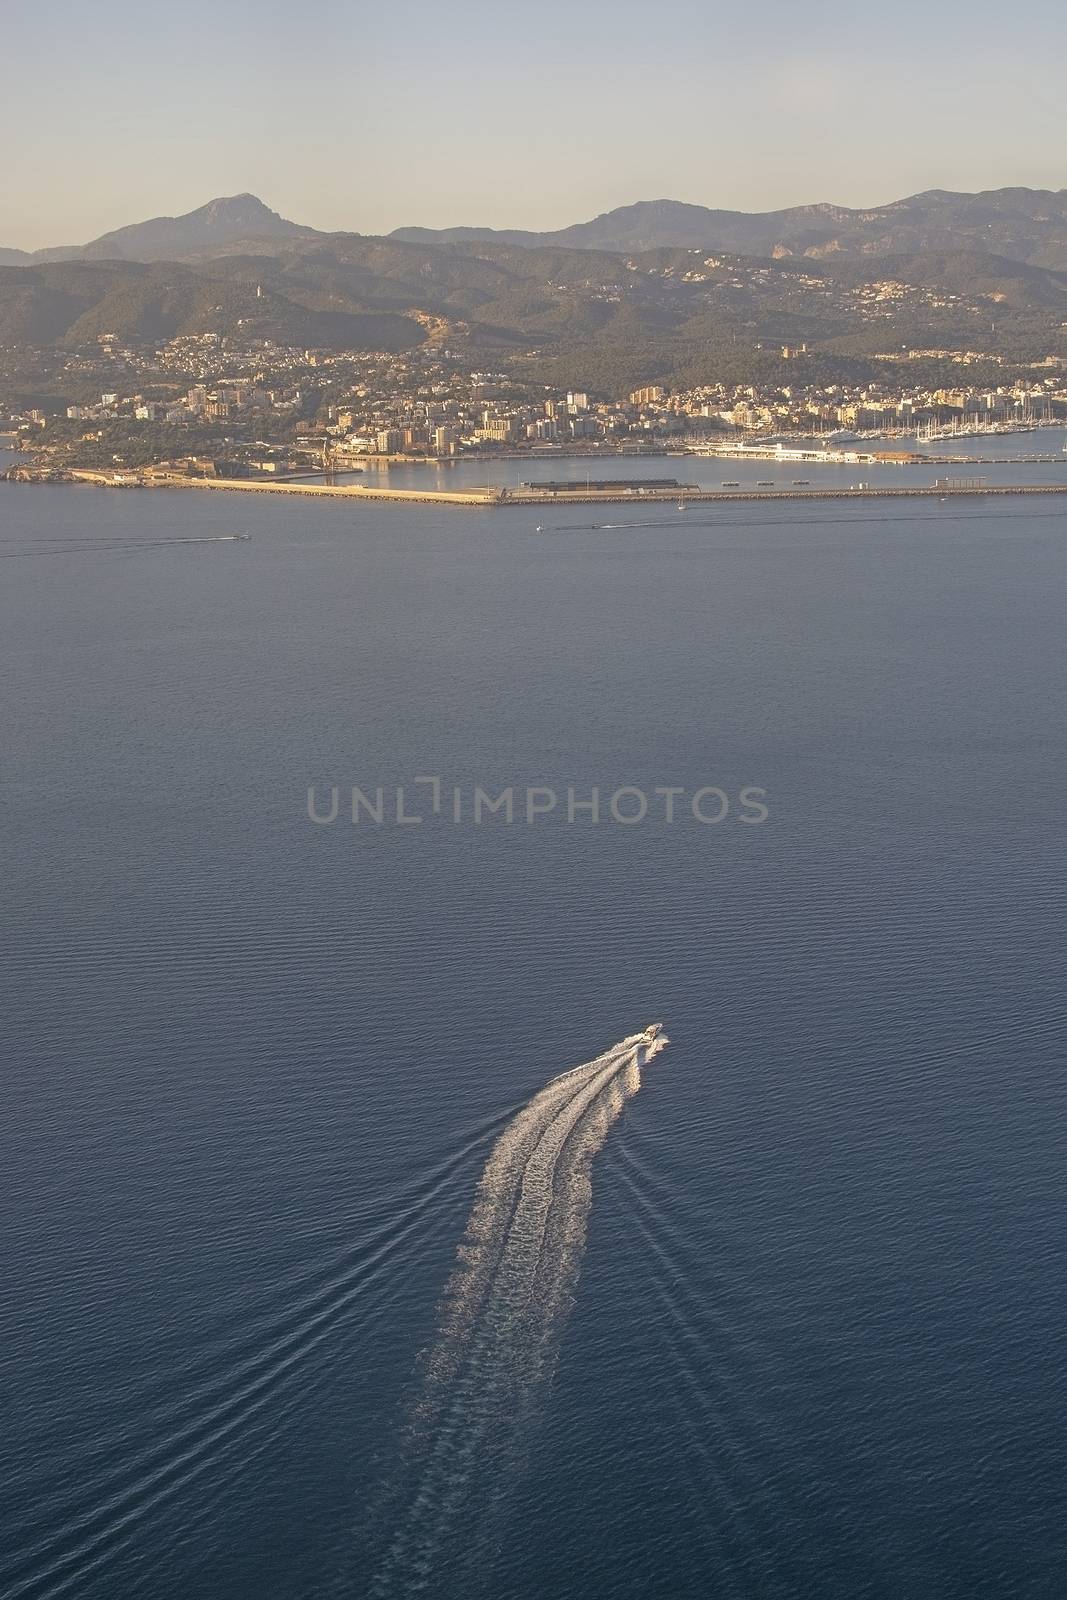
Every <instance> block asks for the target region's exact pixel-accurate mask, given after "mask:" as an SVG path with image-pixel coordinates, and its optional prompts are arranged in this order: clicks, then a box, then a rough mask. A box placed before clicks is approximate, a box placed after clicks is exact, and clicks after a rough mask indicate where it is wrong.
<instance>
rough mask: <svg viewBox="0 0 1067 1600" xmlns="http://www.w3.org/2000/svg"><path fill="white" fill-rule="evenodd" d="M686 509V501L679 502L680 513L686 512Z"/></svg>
mask: <svg viewBox="0 0 1067 1600" xmlns="http://www.w3.org/2000/svg"><path fill="white" fill-rule="evenodd" d="M686 509H687V507H686V503H685V501H684V500H679V502H678V510H679V511H685V510H686Z"/></svg>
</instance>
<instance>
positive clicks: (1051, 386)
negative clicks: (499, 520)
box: [0, 333, 1067, 484]
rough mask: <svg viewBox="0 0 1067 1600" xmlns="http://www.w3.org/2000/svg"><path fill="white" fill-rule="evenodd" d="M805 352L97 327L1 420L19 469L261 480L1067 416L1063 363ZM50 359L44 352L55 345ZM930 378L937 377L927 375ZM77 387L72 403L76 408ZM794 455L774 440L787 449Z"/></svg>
mask: <svg viewBox="0 0 1067 1600" xmlns="http://www.w3.org/2000/svg"><path fill="white" fill-rule="evenodd" d="M806 356H807V351H806V349H805V348H804V347H803V346H799V347H789V346H784V347H782V348H781V350H780V358H781V362H782V363H783V364H785V368H784V369H785V370H787V371H788V372H790V373H792V372H795V374H796V381H795V382H776V383H774V384H767V383H762V384H755V383H753V384H727V383H704V384H700V385H698V386H695V387H691V388H686V389H670V388H668V387H667V386H665V385H662V384H655V383H653V384H647V385H643V386H640V387H637V388H634V389H632V390H630V391H629V392H627V393H625V394H623V395H605V394H595V393H591V392H588V391H583V390H579V389H574V388H571V389H565V390H556V389H554V388H549V387H547V386H545V385H543V384H535V383H532V382H530V381H528V380H526V379H524V378H523V377H522V376H521V375H518V374H517V373H516V370H515V367H514V365H512V366H511V367H510V368H501V369H500V370H485V371H479V370H471V367H470V362H469V359H468V358H467V356H466V354H464V355H463V356H460V355H458V354H456V353H454V352H452V351H450V350H449V349H448V348H447V347H442V346H440V345H431V346H428V347H426V348H422V349H417V350H415V351H408V352H405V353H402V354H397V353H393V352H372V353H366V352H355V351H337V350H329V349H320V350H314V349H301V348H290V347H285V346H280V345H276V344H273V343H271V342H270V341H265V340H264V341H256V342H254V343H249V344H248V345H247V347H244V348H242V347H241V346H240V344H239V343H238V342H237V341H235V340H234V339H233V338H228V337H226V336H224V335H222V334H218V333H202V334H196V335H185V336H182V337H177V338H174V339H171V340H169V341H168V342H166V343H161V344H159V345H158V346H152V347H150V348H146V347H144V346H139V345H135V344H132V343H129V342H120V341H119V340H118V339H117V338H115V337H114V336H111V335H107V334H105V335H101V336H100V337H99V338H98V339H97V340H96V341H94V343H93V344H92V345H91V346H89V347H85V348H81V349H78V350H76V351H73V352H49V353H48V356H47V359H48V360H49V361H50V363H51V370H50V371H49V372H48V374H47V376H48V378H49V380H50V383H49V388H50V390H51V391H53V393H51V394H50V395H49V396H48V398H47V399H45V398H42V400H41V401H40V403H39V404H37V405H35V406H31V407H28V408H25V407H24V408H22V409H19V408H18V407H17V406H14V405H12V404H11V403H10V402H8V403H6V404H5V403H4V397H3V395H2V394H0V418H2V419H3V421H4V424H5V426H6V427H7V428H8V429H9V430H10V431H11V432H12V433H14V434H15V435H16V439H17V443H18V447H19V451H20V457H19V460H18V462H17V464H16V465H15V466H13V467H11V468H9V469H8V470H9V475H11V476H17V477H20V478H22V479H24V480H35V479H52V480H55V479H57V478H60V479H61V478H64V477H70V476H73V475H78V476H85V477H87V478H89V479H91V480H95V481H97V482H100V481H108V482H112V483H116V484H123V483H126V484H129V483H135V482H142V481H148V480H149V479H150V478H151V476H152V474H153V473H158V472H164V473H165V474H166V475H168V476H173V475H183V476H186V477H188V478H193V479H195V478H208V479H211V478H214V479H228V480H237V481H242V480H243V481H246V482H249V483H251V482H254V481H256V480H257V479H259V480H264V481H275V482H276V481H278V480H280V479H284V478H310V477H319V478H325V479H326V481H331V480H332V478H333V476H334V474H337V473H342V474H343V473H358V472H359V471H360V470H362V469H364V468H365V467H366V466H367V465H369V464H371V463H373V464H375V465H378V466H387V465H388V464H389V463H391V462H396V461H411V462H419V461H422V462H437V463H447V462H450V461H454V460H457V459H459V458H473V459H479V458H481V459H493V458H500V457H510V456H514V457H516V458H533V459H537V458H548V459H551V458H553V457H563V456H567V455H590V454H592V455H596V454H604V455H605V456H610V455H615V454H619V455H640V454H649V455H652V454H662V453H663V452H665V451H671V452H674V451H681V452H688V451H693V452H696V453H704V454H719V453H721V454H727V455H728V454H730V453H732V452H737V451H745V450H748V451H750V452H753V453H758V451H759V449H760V447H761V441H770V440H773V439H775V438H777V437H779V436H786V437H789V438H792V439H801V440H806V441H810V442H811V448H812V450H813V451H814V452H815V453H817V455H818V456H819V457H821V458H823V459H830V460H832V459H839V460H847V459H864V458H867V459H869V458H870V457H869V455H867V456H865V455H864V453H863V450H862V443H861V442H863V441H870V440H877V441H878V442H879V443H880V444H881V446H882V448H881V450H880V451H879V455H880V456H881V458H883V459H897V460H903V459H907V457H908V455H909V454H910V451H911V449H912V448H913V447H914V445H915V444H916V443H934V442H937V441H939V440H945V441H951V440H952V439H954V438H959V437H964V436H971V435H984V434H990V435H996V434H999V433H1006V432H1013V431H1020V430H1026V429H1035V428H1038V427H1041V426H1045V425H1048V424H1051V423H1056V422H1058V421H1061V420H1063V419H1065V418H1067V358H1064V357H1059V356H1046V357H1044V358H1043V359H1041V360H1039V361H1037V362H1034V363H1031V364H1029V365H1020V364H1019V363H1012V364H1011V365H1010V366H1009V365H1008V363H1007V362H1006V361H1005V359H1004V358H998V357H995V356H994V357H991V356H989V355H988V354H982V353H979V352H969V351H953V350H913V351H908V352H906V353H904V354H899V353H898V354H896V355H885V356H883V357H882V358H880V360H879V369H880V371H881V372H882V374H883V375H882V376H880V377H879V378H878V379H876V380H874V381H865V382H863V383H855V384H849V383H846V382H836V383H819V382H813V381H812V380H811V378H810V376H808V375H807V374H806V372H805V368H806V366H807V364H808V363H807V361H806V359H805V358H806ZM40 359H41V360H42V361H43V360H45V359H46V357H45V356H43V355H42V356H41V357H40ZM931 372H933V373H936V374H937V376H938V378H939V379H940V381H939V382H937V383H936V385H935V384H931V383H930V382H929V380H928V378H927V381H924V378H926V375H927V374H929V373H931ZM64 391H65V392H66V394H67V395H68V396H69V395H70V394H71V393H74V394H76V395H77V398H76V399H68V400H67V403H63V394H64ZM778 448H779V450H780V448H781V447H780V446H779V447H778Z"/></svg>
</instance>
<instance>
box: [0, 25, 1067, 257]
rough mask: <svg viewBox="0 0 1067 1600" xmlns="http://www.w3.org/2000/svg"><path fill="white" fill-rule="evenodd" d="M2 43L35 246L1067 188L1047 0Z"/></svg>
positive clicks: (22, 201)
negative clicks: (241, 222)
mask: <svg viewBox="0 0 1067 1600" xmlns="http://www.w3.org/2000/svg"><path fill="white" fill-rule="evenodd" d="M1016 17H1018V19H1019V23H1018V26H1015V21H1014V19H1015V18H1016ZM2 37H3V44H4V66H3V73H4V94H3V97H2V100H0V139H2V147H3V150H4V176H3V180H2V186H0V245H18V246H21V247H22V248H24V249H32V248H36V247H38V246H41V245H47V244H68V243H80V242H82V241H84V240H86V239H89V238H91V237H93V236H95V235H96V234H98V233H102V232H104V231H105V230H106V229H108V228H113V227H118V226H121V225H122V224H124V223H127V222H132V221H139V220H142V219H143V218H145V217H149V216H154V215H159V214H174V213H178V212H182V211H188V210H190V209H192V208H193V207H194V206H197V205H201V204H203V202H204V201H205V200H208V199H211V198H212V197H213V196H215V195H220V194H235V193H238V192H240V191H242V190H251V191H253V192H254V193H256V194H258V195H259V196H260V197H261V198H262V199H263V200H265V201H266V202H267V204H268V205H270V206H272V207H274V209H275V210H278V211H281V212H282V214H283V215H285V216H288V217H292V218H294V219H295V220H296V221H299V222H305V223H309V224H311V225H312V226H315V227H320V228H349V229H354V230H356V231H359V232H364V233H376V232H387V231H388V230H389V229H391V228H394V227H398V226H400V225H401V224H405V223H415V222H418V223H423V224H426V225H428V226H445V225H448V224H454V223H481V224H490V225H495V226H505V227H506V226H509V225H511V226H520V227H533V228H548V227H558V226H563V225H565V224H567V223H568V222H574V221H579V220H582V219H584V218H586V217H589V216H593V215H595V214H596V213H597V212H599V211H604V210H608V209H610V208H611V207H612V206H616V205H623V204H626V203H628V202H630V201H633V200H639V199H655V198H657V197H659V196H663V195H668V196H670V197H672V198H674V199H679V200H691V201H695V202H698V203H700V204H702V205H711V206H727V207H736V208H739V209H745V210H764V209H767V208H770V207H775V206H781V205H794V204H801V203H803V202H806V201H811V200H835V201H838V202H840V203H842V204H846V205H868V204H870V205H873V204H877V203H879V202H883V201H886V200H891V199H898V198H900V197H901V196H903V195H905V194H909V193H912V192H914V191H916V190H919V189H928V188H952V189H981V188H993V187H999V186H1002V185H1006V184H1026V185H1028V186H1032V187H1036V188H1055V189H1058V188H1062V187H1064V186H1067V139H1065V133H1067V111H1065V105H1067V94H1065V93H1064V88H1063V65H1062V63H1063V60H1064V55H1065V47H1067V20H1065V12H1064V9H1063V7H1062V4H1061V0H1031V3H1029V4H1028V5H1027V6H1026V7H1025V9H1019V10H1018V11H1014V10H1011V9H1007V8H1004V7H1002V6H1000V5H996V6H994V5H993V4H992V3H991V0H967V3H966V4H962V3H959V0H949V3H947V4H945V3H942V4H941V5H939V6H934V5H931V4H928V3H922V4H919V3H918V0H897V3H896V4H895V5H893V6H877V7H875V6H870V5H868V6H862V5H854V6H843V5H841V4H840V3H835V4H834V5H832V6H826V5H818V6H816V7H815V8H814V9H813V8H812V6H810V5H809V6H805V7H799V6H794V5H786V4H785V3H783V0H759V3H758V4H752V5H745V6H739V5H737V4H730V5H725V4H722V3H721V0H710V3H709V0H700V3H692V0H681V3H676V4H674V5H669V6H668V5H662V4H661V5H653V4H648V3H645V4H637V3H635V0H619V3H616V4H607V3H605V0H567V3H561V0H533V3H531V4H528V5H517V4H514V3H513V0H495V3H492V4H490V3H487V0H453V3H443V0H435V3H434V4H432V5H427V4H421V3H418V0H400V3H399V4H397V3H394V4H392V5H389V4H388V3H386V0H379V3H377V4H375V5H373V6H369V5H364V4H360V3H358V0H357V3H347V4H341V3H339V0H319V3H318V4H314V5H305V6H298V5H294V4H292V0H289V3H287V4H285V5H282V4H279V3H277V0H258V3H255V4H253V3H250V0H210V3H207V0H178V3H176V4H168V5H166V7H163V6H161V5H160V4H159V3H158V0H137V3H136V4H135V3H133V0H95V3H94V0H52V4H51V5H49V6H48V7H47V8H42V7H40V6H27V5H19V6H12V7H11V8H10V9H9V11H8V14H7V18H6V21H5V24H4V30H3V35H2Z"/></svg>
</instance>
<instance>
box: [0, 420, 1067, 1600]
mask: <svg viewBox="0 0 1067 1600" xmlns="http://www.w3.org/2000/svg"><path fill="white" fill-rule="evenodd" d="M1060 442H1061V441H1060V437H1059V436H1058V437H1057V439H1056V441H1055V448H1056V449H1057V450H1058V449H1059V446H1060ZM1009 445H1018V446H1019V453H1020V454H1021V453H1024V451H1025V449H1027V448H1028V449H1030V450H1032V449H1033V448H1034V445H1033V439H1032V437H1029V438H1025V439H1024V440H1023V441H1022V443H1021V444H1020V443H1019V441H997V447H998V453H1004V454H1006V453H1008V452H1007V446H1009ZM625 467H626V470H629V471H633V472H634V473H637V474H639V475H660V476H676V477H677V478H678V479H679V480H680V481H683V482H698V481H699V482H707V483H715V484H717V483H718V481H719V480H720V479H721V478H733V479H742V478H743V477H744V475H746V474H748V475H749V476H751V477H752V478H753V479H755V478H756V477H759V478H766V477H772V476H776V477H778V478H779V479H781V478H783V476H784V473H783V469H775V470H774V471H768V469H767V464H766V463H758V464H757V463H746V464H744V465H743V466H742V465H740V464H738V465H736V466H735V464H734V463H728V464H723V463H721V462H715V461H713V462H708V461H701V462H694V461H693V460H692V459H685V460H679V459H664V460H661V461H659V462H653V463H650V462H649V461H648V460H641V461H640V462H636V463H626V464H625ZM542 469H544V470H545V471H547V470H548V469H547V468H546V467H545V465H544V464H539V466H538V470H539V471H540V470H542ZM479 470H480V472H481V473H482V474H483V476H484V473H485V471H486V468H484V467H483V468H481V469H474V468H463V469H462V471H459V469H442V472H443V473H445V474H447V473H448V472H451V473H452V477H451V479H450V480H449V481H452V482H455V481H456V475H457V472H458V473H459V476H460V477H462V476H463V474H468V481H473V480H472V477H471V475H473V477H477V475H478V471H479ZM488 470H489V471H490V472H492V473H495V474H497V476H496V478H495V480H494V481H497V482H507V481H509V479H508V474H511V475H514V472H515V469H514V467H511V466H508V465H507V464H506V463H496V464H493V465H492V466H491V467H490V468H489V469H488ZM585 470H586V469H585V467H584V466H580V467H577V468H576V467H575V465H574V464H573V463H568V464H567V469H566V472H565V473H562V472H561V470H560V466H559V464H554V466H553V469H552V475H557V476H560V475H566V476H571V477H580V476H582V475H583V473H584V471H585ZM588 470H589V471H590V472H591V473H592V475H593V476H615V475H616V474H617V473H618V472H619V471H621V470H623V468H622V466H620V465H619V464H618V463H615V462H613V463H612V464H611V466H610V468H609V469H607V470H605V469H604V466H603V464H602V463H594V464H592V465H591V466H590V468H589V469H588ZM873 470H874V469H857V468H854V467H853V468H848V467H845V468H833V469H829V468H812V469H808V468H807V467H805V468H804V469H798V470H795V471H794V470H792V469H788V476H789V477H790V478H792V477H793V476H796V477H806V478H808V479H811V480H816V479H817V480H818V481H819V482H822V481H824V480H823V477H822V476H820V474H826V473H828V472H833V473H835V474H838V475H840V474H841V473H844V474H845V481H846V482H847V481H852V480H854V479H857V478H859V477H860V476H868V477H869V476H870V475H871V474H872V473H873ZM879 470H883V471H885V472H886V473H888V474H890V475H891V481H901V479H900V474H901V473H904V472H905V471H909V470H910V471H911V472H913V473H914V474H916V475H917V476H916V481H928V480H929V479H931V478H932V477H933V476H934V475H935V474H940V473H948V472H949V470H950V469H946V468H942V467H937V468H933V467H931V468H925V467H923V468H913V469H904V468H892V467H890V468H885V469H879ZM975 470H981V471H982V472H985V473H988V474H989V475H990V476H991V477H992V476H993V475H994V474H995V473H997V472H999V473H1003V474H1005V475H1006V478H1005V481H1010V482H1016V481H1026V474H1027V473H1029V475H1030V478H1029V480H1028V481H1044V482H1051V481H1057V482H1058V481H1067V466H1064V467H1060V468H1056V467H1054V466H1045V467H1036V466H1025V465H1022V464H1020V465H1011V464H1009V465H1006V466H1001V467H997V468H992V467H991V468H981V469H977V468H976V469H975ZM415 471H416V469H412V468H401V469H399V475H397V474H394V477H396V481H398V482H399V481H400V479H401V478H404V479H409V478H411V474H412V473H413V472H415ZM522 475H523V476H532V475H533V474H532V473H527V472H524V473H523V474H522ZM412 481H423V482H425V481H427V479H426V477H425V475H424V476H423V478H422V479H414V480H412ZM827 481H829V480H827ZM834 481H836V479H835V480H834ZM780 486H781V485H780ZM609 523H610V524H611V526H606V525H605V524H609ZM539 525H540V531H538V527H539ZM234 534H248V535H250V537H249V538H246V539H236V538H234V537H232V536H233V535H234ZM1065 614H1067V500H1064V499H1062V498H1057V497H1056V496H1052V495H1049V496H1040V495H1039V496H1033V497H1026V498H1023V497H1009V498H1006V499H1003V500H1001V499H997V500H986V501H983V500H979V499H976V500H973V501H955V500H953V501H945V502H942V501H940V500H938V499H936V498H932V499H929V500H924V501H921V502H900V501H887V502H877V501H864V500H862V499H860V498H857V499H856V500H851V501H827V502H822V503H813V502H806V503H794V502H788V501H782V502H780V503H767V502H750V503H738V504H736V505H729V504H726V505H721V504H716V505H712V506H708V505H704V506H694V507H693V508H691V509H690V510H689V511H688V512H686V513H685V514H680V513H679V512H678V511H677V509H676V508H675V507H674V506H673V505H667V506H656V507H654V508H648V507H631V506H628V505H622V506H613V507H610V508H590V507H577V508H576V507H569V508H566V509H565V510H560V509H557V510H555V511H553V512H544V511H539V510H536V509H530V510H527V509H512V510H510V511H500V512H494V511H491V510H486V509H480V508H476V509H470V508H459V507H445V506H442V507H436V506H431V505H427V506H423V507H417V508H413V507H411V506H405V505H395V506H393V505H388V504H375V505H370V504H366V505H362V506H360V505H352V504H350V503H348V502H343V501H342V502H327V503H322V502H316V501H313V500H307V501H302V500H299V499H293V500H288V499H285V498H284V497H280V496H279V497H273V496H263V497H258V496H257V497H252V496H249V497H247V499H246V498H244V497H242V496H239V495H225V496H224V495H212V494H208V493H195V492H192V491H170V492H168V491H151V492H147V491H145V492H141V491H131V490H126V491H120V490H107V489H91V488H87V487H69V486H63V485H16V484H0V660H2V672H0V702H2V708H3V728H4V741H3V761H2V772H0V797H2V804H3V812H4V826H3V834H2V839H3V854H4V865H3V886H4V893H3V897H2V909H0V919H2V923H3V927H4V959H3V988H4V991H5V994H4V1001H3V1006H2V1010H0V1059H2V1060H3V1064H4V1065H3V1073H4V1078H3V1081H4V1089H5V1095H4V1099H5V1115H4V1118H3V1132H2V1135H0V1169H2V1172H3V1193H4V1200H3V1212H2V1227H0V1384H2V1391H3V1398H4V1427H3V1437H4V1447H3V1452H2V1456H0V1595H2V1596H3V1597H4V1600H60V1597H67V1600H142V1597H143V1600H395V1597H398V1596H404V1597H408V1596H427V1597H430V1600H572V1597H574V1596H582V1597H583V1600H718V1597H720V1596H721V1597H723V1600H730V1597H737V1600H764V1597H766V1600H800V1597H812V1600H861V1597H862V1600H933V1597H937V1600H1008V1597H1025V1600H1061V1597H1062V1595H1063V1593H1064V1583H1065V1580H1064V1573H1065V1571H1067V1503H1065V1502H1067V1425H1065V1424H1067V1400H1065V1397H1067V1352H1065V1346H1064V1339H1063V1329H1064V1326H1065V1324H1067V1273H1065V1271H1064V1264H1063V1241H1064V1237H1065V1232H1067V1185H1065V1182H1064V1163H1065V1158H1067V1138H1065V1133H1064V1128H1065V1112H1067V1081H1065V1056H1067V1051H1065V1044H1067V982H1065V979H1067V970H1065V969H1067V953H1065V952H1067V940H1065V937H1064V935H1065V912H1067V874H1065V851H1064V842H1065V838H1064V834H1065V830H1064V795H1065V793H1067V741H1065V736H1064V726H1065V722H1064V712H1065V707H1067V652H1065V650H1064V636H1065ZM353 791H356V792H355V795H354V794H353ZM398 791H399V793H398ZM594 791H595V792H596V797H595V802H594ZM509 794H510V796H511V810H510V815H509V809H508V804H507V801H506V798H502V797H506V796H507V795H509ZM479 795H480V796H481V798H480V799H479ZM490 803H491V804H492V807H493V809H490ZM594 804H595V810H594ZM353 808H354V811H355V816H356V820H355V821H353ZM414 819H418V820H414ZM656 1022H660V1023H662V1024H663V1027H662V1031H661V1033H660V1034H659V1035H656V1036H654V1037H653V1036H652V1035H650V1034H646V1033H645V1032H644V1030H645V1029H646V1028H648V1027H649V1026H650V1025H651V1024H653V1023H656ZM664 1038H666V1039H668V1040H669V1042H668V1043H664V1042H663V1040H664Z"/></svg>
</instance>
